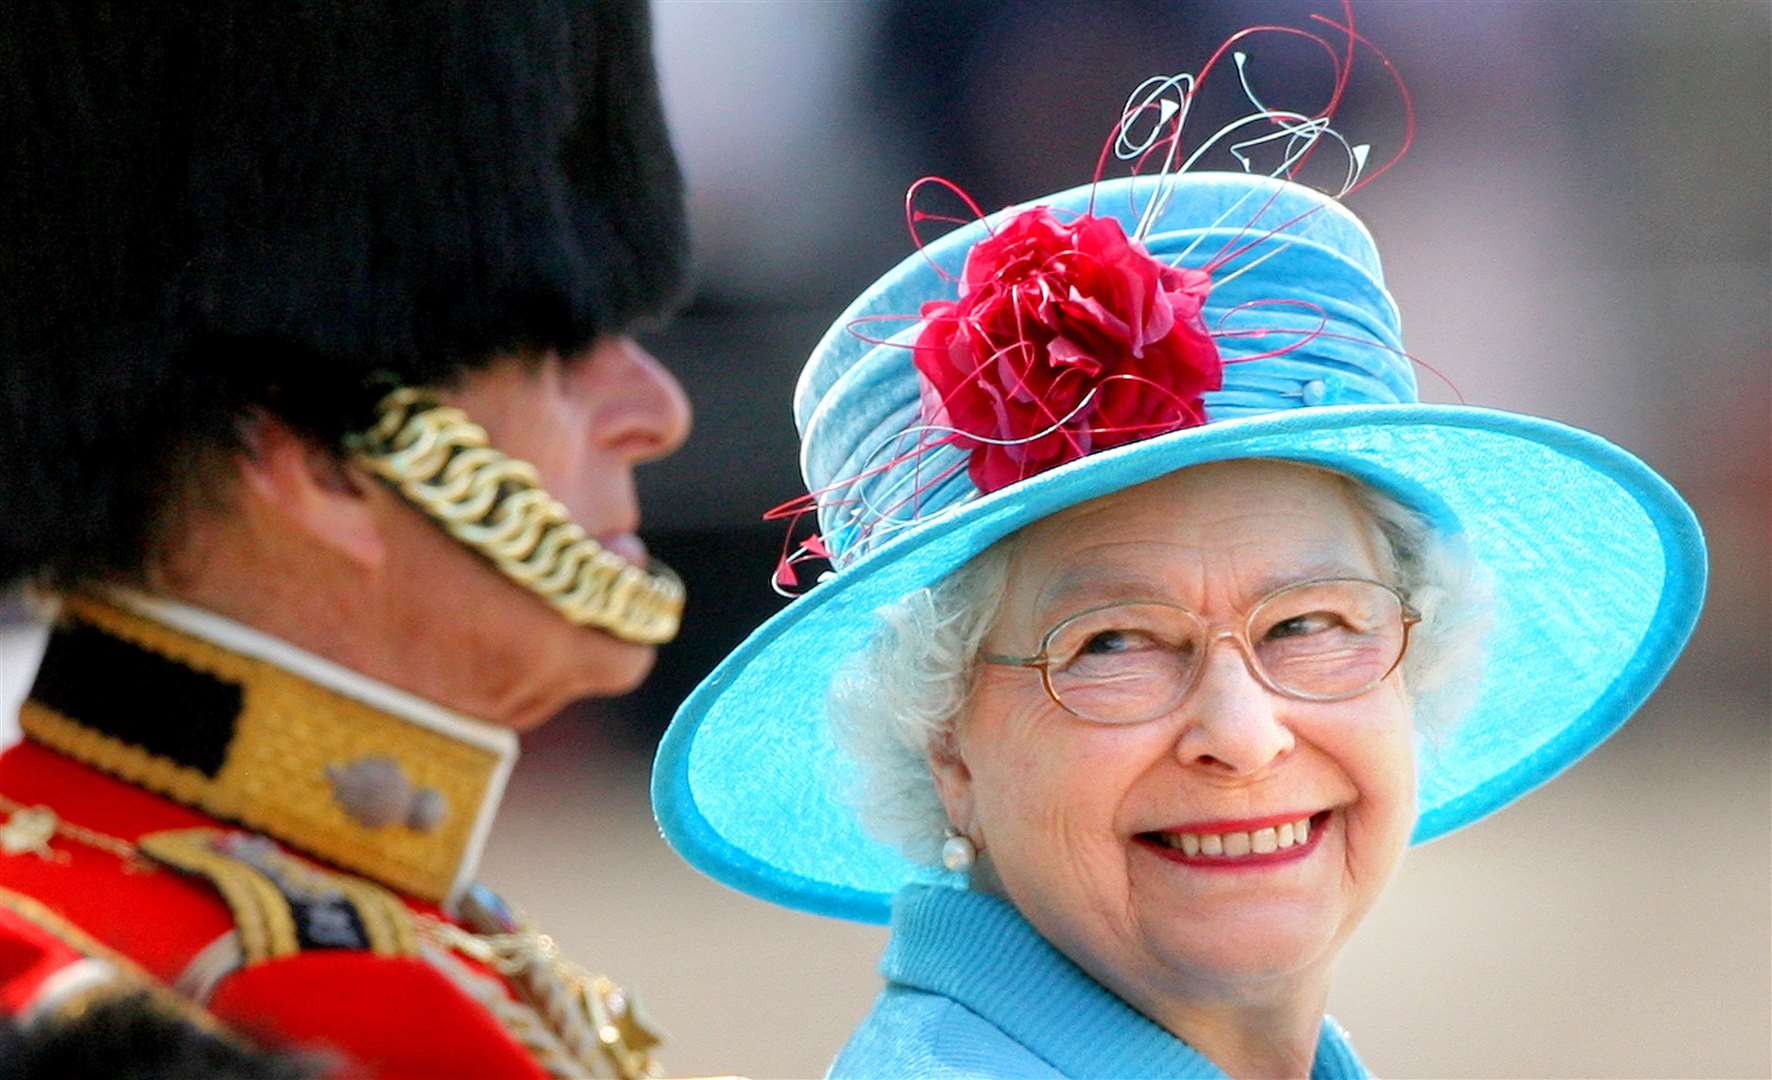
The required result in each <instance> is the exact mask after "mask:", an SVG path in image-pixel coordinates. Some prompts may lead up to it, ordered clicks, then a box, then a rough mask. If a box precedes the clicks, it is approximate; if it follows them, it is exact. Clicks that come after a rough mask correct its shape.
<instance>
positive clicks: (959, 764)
mask: <svg viewBox="0 0 1772 1080" xmlns="http://www.w3.org/2000/svg"><path fill="white" fill-rule="evenodd" d="M927 753H928V759H929V773H930V775H931V776H933V777H935V792H936V794H937V795H939V796H940V797H941V805H942V806H943V807H944V808H946V810H947V812H948V822H949V823H950V824H952V825H953V827H954V828H956V829H958V830H960V831H961V832H963V833H965V834H966V835H967V836H969V837H971V838H972V841H973V842H974V843H977V844H981V845H982V841H983V840H984V837H983V836H981V835H979V832H978V822H977V821H976V819H975V817H974V815H973V807H972V770H971V769H969V768H967V766H966V759H965V758H964V757H963V756H961V753H960V742H959V738H958V737H957V735H956V734H955V731H954V729H953V728H949V729H948V730H947V731H945V732H943V733H942V734H941V735H939V736H937V737H936V738H934V739H932V740H930V742H929V746H928V750H927Z"/></svg>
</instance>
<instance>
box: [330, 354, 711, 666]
mask: <svg viewBox="0 0 1772 1080" xmlns="http://www.w3.org/2000/svg"><path fill="white" fill-rule="evenodd" d="M376 411H377V415H378V419H377V421H376V423H375V425H374V426H373V427H371V428H370V429H369V430H368V431H366V432H364V433H362V434H361V435H359V436H356V437H355V438H353V439H352V440H351V445H352V448H353V450H354V451H355V456H356V459H357V461H359V462H360V463H361V464H362V465H363V466H364V467H365V468H367V469H369V470H370V471H371V472H373V473H375V475H377V476H379V477H381V478H382V479H383V480H385V481H387V483H388V484H389V485H390V486H392V487H393V488H394V490H395V491H398V492H399V493H400V494H401V495H402V496H403V497H404V498H405V499H406V500H407V501H408V502H410V503H412V504H413V505H414V506H416V507H418V508H419V509H420V510H422V511H424V513H425V514H427V515H429V516H430V517H431V518H432V519H433V520H435V521H436V522H438V523H439V524H440V525H442V526H443V528H444V529H445V530H447V531H448V532H449V534H450V535H451V536H453V537H455V538H456V539H457V540H459V541H461V542H462V543H464V544H466V545H467V546H468V547H470V548H473V549H474V550H475V551H478V552H479V553H480V554H482V555H484V556H485V557H486V558H487V559H489V560H491V562H492V564H493V565H494V566H496V567H497V568H498V569H499V570H500V571H502V572H503V573H504V574H505V576H507V577H509V578H510V579H511V580H512V581H515V582H517V583H518V584H519V585H522V586H523V587H524V588H526V589H529V590H530V591H531V592H534V593H535V594H537V595H538V596H540V597H541V598H542V599H543V600H546V601H547V602H548V603H549V604H551V605H552V606H553V607H554V609H555V610H556V611H558V612H560V614H562V615H564V616H565V617H566V618H567V619H569V620H570V621H572V622H573V623H575V624H577V625H579V626H594V627H596V628H597V629H599V630H604V631H607V632H608V633H610V634H613V635H615V636H616V637H619V638H622V639H624V640H627V641H633V642H638V643H640V644H644V645H657V644H662V643H663V642H666V641H669V640H671V638H673V637H675V636H676V635H677V628H678V626H679V625H680V624H681V622H682V616H683V583H682V582H681V581H680V580H678V578H677V576H676V575H675V574H673V573H671V571H670V570H669V569H667V568H665V567H664V566H662V565H660V564H657V563H654V564H653V569H651V570H645V569H642V568H640V567H638V566H635V565H633V564H632V563H630V562H628V561H627V560H626V559H623V558H622V557H621V556H619V555H616V554H615V553H614V552H612V551H609V550H607V549H605V548H604V547H603V545H601V544H599V543H597V541H596V540H594V539H592V538H591V537H589V536H587V535H586V534H585V531H584V529H582V528H580V527H579V525H578V524H577V523H576V522H574V521H573V520H572V519H571V517H570V516H569V515H568V514H567V511H566V508H565V507H564V506H562V505H561V504H560V502H559V501H558V500H557V499H555V498H554V497H553V496H551V495H549V494H548V493H547V491H546V490H544V489H543V488H542V486H541V477H540V476H539V475H538V474H537V473H536V471H535V467H534V466H533V465H530V464H529V463H528V462H526V461H519V460H517V459H516V458H513V457H510V456H508V455H506V454H504V453H503V452H501V451H499V450H497V449H494V448H493V447H492V446H491V444H490V440H489V439H488V438H487V435H486V429H485V428H483V427H481V426H480V425H479V424H476V423H474V421H473V420H471V419H469V417H468V415H467V414H466V413H464V412H462V411H461V410H460V409H458V408H455V407H453V406H449V405H443V404H440V403H438V402H437V401H436V400H435V399H434V398H431V397H429V396H427V395H425V394H424V393H422V392H420V391H417V390H413V389H411V388H402V389H399V390H395V391H394V392H393V393H391V394H388V395H387V396H386V397H384V398H383V399H382V400H381V403H380V404H379V405H378V406H377V407H376Z"/></svg>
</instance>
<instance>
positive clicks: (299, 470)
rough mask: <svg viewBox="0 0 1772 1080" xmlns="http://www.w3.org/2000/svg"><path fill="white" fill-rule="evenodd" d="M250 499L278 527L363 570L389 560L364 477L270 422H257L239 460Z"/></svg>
mask: <svg viewBox="0 0 1772 1080" xmlns="http://www.w3.org/2000/svg"><path fill="white" fill-rule="evenodd" d="M237 464H238V468H239V474H240V484H241V487H242V488H243V489H244V493H245V494H246V496H247V497H248V498H251V499H252V500H253V501H254V502H256V503H257V504H258V506H259V508H260V510H261V511H263V512H264V514H265V515H266V516H268V517H269V518H270V519H271V520H273V521H274V522H276V523H277V527H278V528H280V529H288V530H294V531H296V532H298V533H299V534H301V535H302V536H305V537H307V538H308V539H310V540H313V541H314V542H316V543H318V544H320V545H322V546H323V547H326V548H328V549H329V550H331V551H333V552H334V553H335V554H338V555H341V556H343V557H344V558H346V559H348V560H349V561H351V562H353V563H355V564H356V565H357V566H359V567H361V568H362V569H365V570H374V569H377V568H379V567H380V566H381V564H382V562H383V560H384V559H385V558H386V557H387V545H386V543H385V542H384V540H383V538H382V531H381V527H380V522H379V520H378V517H377V500H375V499H374V498H373V497H371V494H370V491H371V489H370V487H369V484H368V483H367V482H366V478H365V477H364V476H363V474H362V473H360V472H358V471H357V470H354V469H352V468H351V466H350V465H349V463H347V462H346V461H345V460H344V459H343V458H341V457H340V456H338V455H337V454H335V453H331V452H328V451H327V450H326V449H325V448H323V447H321V446H318V445H316V444H315V443H314V442H313V441H312V440H310V439H307V438H304V437H303V436H302V435H300V434H299V433H297V432H296V431H295V430H294V429H293V428H291V427H290V426H289V425H287V424H285V423H283V422H282V421H281V420H278V419H277V418H276V417H273V416H266V415H260V416H258V417H256V418H255V419H254V420H253V421H252V422H251V426H250V427H249V429H248V430H247V432H246V452H245V453H244V454H241V455H240V456H239V458H238V459H237Z"/></svg>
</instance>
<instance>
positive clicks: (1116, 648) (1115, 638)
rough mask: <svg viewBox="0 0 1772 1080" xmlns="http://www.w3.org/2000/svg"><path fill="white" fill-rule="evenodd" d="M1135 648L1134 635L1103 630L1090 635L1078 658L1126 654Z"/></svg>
mask: <svg viewBox="0 0 1772 1080" xmlns="http://www.w3.org/2000/svg"><path fill="white" fill-rule="evenodd" d="M1133 647H1134V638H1133V635H1132V634H1130V633H1128V632H1127V631H1125V630H1102V631H1099V632H1097V633H1094V634H1091V635H1089V640H1087V641H1085V642H1083V647H1082V648H1080V649H1078V650H1077V655H1078V656H1102V655H1105V654H1108V653H1117V652H1125V651H1126V650H1127V649H1130V648H1133Z"/></svg>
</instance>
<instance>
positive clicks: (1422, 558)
mask: <svg viewBox="0 0 1772 1080" xmlns="http://www.w3.org/2000/svg"><path fill="white" fill-rule="evenodd" d="M1347 482H1348V489H1349V491H1350V493H1351V495H1352V496H1353V499H1354V502H1355V503H1356V504H1357V505H1358V506H1359V507H1360V508H1361V509H1362V510H1363V511H1365V513H1366V515H1367V517H1368V518H1369V519H1370V520H1371V522H1372V525H1373V526H1374V528H1375V529H1376V530H1377V532H1378V534H1379V536H1380V537H1381V538H1382V543H1381V544H1379V545H1378V546H1379V549H1380V552H1381V555H1382V556H1386V557H1388V559H1389V561H1390V567H1389V569H1390V573H1391V579H1390V583H1391V584H1393V585H1395V586H1396V587H1397V588H1398V589H1400V590H1401V591H1402V593H1403V595H1404V596H1405V597H1407V598H1408V600H1409V602H1410V603H1411V604H1413V605H1414V606H1415V608H1416V610H1418V611H1419V612H1420V613H1421V622H1420V624H1419V625H1417V626H1416V627H1415V628H1414V631H1413V632H1412V634H1411V636H1410V639H1409V651H1408V652H1407V653H1406V654H1405V655H1404V657H1403V684H1404V686H1405V687H1406V688H1407V690H1408V692H1409V695H1410V699H1411V701H1412V702H1413V705H1414V720H1415V727H1416V730H1417V731H1418V732H1419V733H1420V734H1421V735H1422V737H1423V738H1424V739H1425V740H1426V741H1427V742H1428V743H1429V744H1430V745H1431V744H1434V743H1437V742H1438V741H1439V740H1440V739H1442V738H1443V737H1444V736H1445V735H1446V733H1447V732H1448V731H1450V730H1451V728H1452V727H1453V726H1455V725H1456V724H1457V723H1458V720H1459V719H1460V717H1462V716H1463V715H1464V713H1465V711H1466V710H1467V709H1469V707H1470V705H1471V703H1472V701H1473V700H1474V699H1475V697H1476V690H1477V683H1478V681H1479V679H1480V677H1481V674H1482V667H1483V649H1484V638H1485V636H1486V634H1487V631H1488V626H1489V621H1490V612H1491V598H1490V590H1489V587H1488V581H1487V579H1486V578H1485V577H1484V575H1483V571H1482V567H1481V565H1480V564H1479V563H1477V562H1476V560H1475V559H1474V558H1472V557H1471V556H1470V554H1469V552H1468V551H1467V550H1466V549H1465V546H1464V544H1463V543H1462V542H1461V539H1460V538H1452V537H1447V536H1444V535H1442V534H1441V533H1440V532H1439V531H1437V530H1436V529H1435V528H1434V527H1433V525H1432V524H1430V523H1429V521H1428V520H1427V518H1425V517H1423V516H1422V515H1421V514H1419V513H1417V512H1416V511H1414V510H1412V509H1410V508H1409V507H1407V506H1404V505H1403V504H1402V503H1400V502H1398V501H1397V500H1396V499H1393V498H1391V497H1390V496H1388V495H1385V494H1383V493H1381V492H1379V491H1377V490H1375V489H1373V488H1371V487H1368V486H1367V485H1365V484H1362V483H1360V482H1358V481H1355V480H1351V479H1349V480H1348V481H1347ZM1014 542H1015V540H1014V537H1011V538H1009V539H1007V540H1003V541H999V542H998V543H997V544H995V545H993V546H992V547H991V548H989V549H987V550H986V551H984V552H983V553H982V554H980V555H978V556H976V557H974V558H973V559H972V561H970V562H968V563H967V564H966V565H964V566H962V567H961V568H960V569H958V570H956V571H954V572H953V573H952V574H949V575H948V576H947V577H946V578H944V579H943V580H942V581H941V582H939V583H937V584H936V585H934V586H932V587H929V588H925V589H919V590H917V591H915V592H913V593H911V594H910V595H909V596H906V597H905V598H904V599H902V600H900V601H898V602H897V603H894V604H891V605H889V606H887V607H885V608H883V609H881V611H880V612H879V613H878V614H879V618H880V621H881V626H880V629H879V630H878V631H877V632H876V634H875V636H874V638H873V640H872V641H871V642H870V643H869V644H868V645H867V646H866V647H864V648H863V649H862V650H861V652H859V653H857V654H856V655H855V656H854V657H852V658H851V659H850V660H849V661H848V663H847V664H846V665H845V666H844V667H843V669H842V670H840V671H839V672H838V675H837V677H836V679H835V680H833V683H832V687H831V696H830V703H829V709H828V712H829V716H830V718H831V723H832V725H833V727H834V729H835V734H836V738H837V743H838V745H839V746H841V747H842V748H843V749H844V750H845V751H846V752H847V753H848V754H849V755H850V757H851V758H852V759H854V761H855V762H856V764H857V766H858V773H857V778H856V784H855V788H854V790H853V791H851V792H849V798H850V801H851V802H852V803H853V805H854V806H855V808H856V811H857V813H858V814H859V815H860V818H861V821H862V822H863V824H864V825H865V826H866V827H867V828H868V830H869V831H870V832H872V833H873V834H874V835H875V836H877V837H879V838H880V839H881V840H884V841H886V842H887V843H890V844H893V845H894V846H896V847H897V848H899V849H900V850H901V851H903V852H904V853H905V854H906V855H907V856H909V857H910V858H911V859H914V860H916V861H918V862H922V863H926V864H931V865H934V864H936V863H938V862H939V858H940V851H941V844H942V839H943V832H944V829H945V828H946V826H947V824H948V819H947V812H946V810H945V809H944V808H943V807H942V804H941V799H940V797H939V796H938V795H937V793H936V788H935V778H934V776H933V774H932V773H931V772H930V769H929V758H928V755H929V748H930V747H931V746H934V745H939V744H941V743H943V742H944V741H945V740H947V739H948V738H949V737H950V736H951V733H952V729H953V724H954V722H955V720H956V719H957V718H958V717H959V716H960V714H961V712H962V711H963V710H964V708H965V706H966V699H967V696H968V695H969V693H970V692H971V688H972V676H973V668H974V662H975V660H976V659H977V656H978V651H979V646H980V644H981V643H982V642H983V640H984V637H985V634H986V632H988V631H989V630H990V627H991V624H992V623H993V622H994V621H995V620H996V616H997V610H998V607H999V606H1000V605H1001V603H1002V599H1003V592H1004V587H1005V585H1006V583H1007V580H1008V570H1009V561H1010V556H1011V553H1012V551H1013V544H1014Z"/></svg>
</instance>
